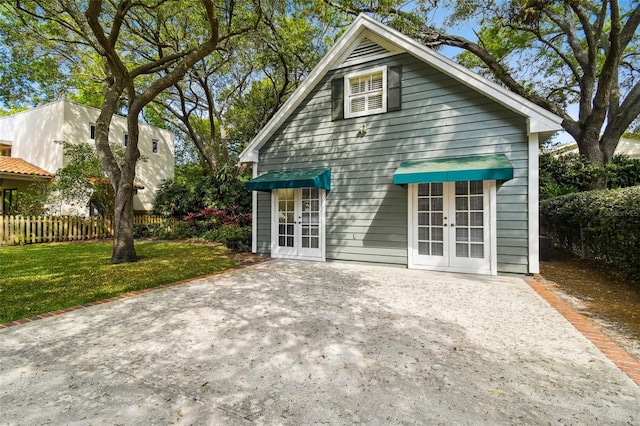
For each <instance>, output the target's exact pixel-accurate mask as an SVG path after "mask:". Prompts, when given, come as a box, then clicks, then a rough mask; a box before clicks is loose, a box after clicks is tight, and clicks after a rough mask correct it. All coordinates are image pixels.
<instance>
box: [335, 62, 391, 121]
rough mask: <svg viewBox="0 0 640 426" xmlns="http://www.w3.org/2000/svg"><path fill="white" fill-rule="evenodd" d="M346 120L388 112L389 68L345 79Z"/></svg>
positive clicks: (373, 70) (356, 74)
mask: <svg viewBox="0 0 640 426" xmlns="http://www.w3.org/2000/svg"><path fill="white" fill-rule="evenodd" d="M344 88H345V95H344V102H345V105H344V111H345V118H349V117H360V116H363V115H369V114H377V113H381V112H386V111H387V67H379V68H374V69H372V70H367V71H364V72H359V73H354V74H348V75H346V76H345V77H344Z"/></svg>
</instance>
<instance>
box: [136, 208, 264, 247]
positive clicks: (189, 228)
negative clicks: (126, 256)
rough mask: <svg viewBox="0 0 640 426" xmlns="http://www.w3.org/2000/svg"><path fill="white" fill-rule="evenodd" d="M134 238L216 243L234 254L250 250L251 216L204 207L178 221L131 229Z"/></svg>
mask: <svg viewBox="0 0 640 426" xmlns="http://www.w3.org/2000/svg"><path fill="white" fill-rule="evenodd" d="M133 234H134V238H156V239H161V240H172V239H177V240H185V239H192V238H193V239H200V240H205V241H214V242H220V243H222V244H224V245H226V246H227V247H228V248H229V249H231V250H234V251H249V250H250V249H251V214H249V213H240V212H239V208H238V207H237V206H230V207H227V208H225V209H218V208H214V207H207V208H205V209H202V210H201V211H199V212H198V213H189V214H188V215H186V216H184V217H183V218H182V220H181V221H178V222H173V221H171V220H166V221H165V222H163V223H153V224H146V225H134V227H133Z"/></svg>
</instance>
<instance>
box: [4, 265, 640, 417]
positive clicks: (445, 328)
mask: <svg viewBox="0 0 640 426" xmlns="http://www.w3.org/2000/svg"><path fill="white" fill-rule="evenodd" d="M639 400H640V390H639V389H638V387H637V386H636V385H635V384H634V383H633V382H631V380H630V379H628V378H627V377H626V376H625V375H624V374H623V373H621V372H620V371H619V370H617V369H616V368H615V367H614V366H613V364H612V363H611V362H610V361H609V360H607V359H606V358H605V357H604V356H603V355H602V353H601V352H599V351H598V350H597V349H596V348H595V347H593V345H592V344H591V343H589V342H588V341H587V340H586V339H585V338H584V337H583V336H582V335H581V334H579V333H578V332H577V331H576V330H575V329H574V328H573V327H572V326H571V325H570V324H569V323H567V322H566V321H565V320H564V319H563V318H562V317H561V316H560V315H559V314H558V313H557V312H556V311H555V310H553V309H552V308H550V307H549V306H548V305H547V304H546V303H545V302H544V301H542V299H540V298H539V297H538V296H537V295H536V294H535V293H534V292H533V291H532V290H531V289H530V288H529V287H528V286H527V285H526V284H525V283H524V282H523V281H522V280H520V279H516V278H503V277H499V278H496V277H478V276H472V275H454V274H444V273H434V272H427V271H412V270H406V269H398V268H388V267H378V266H364V265H357V264H347V263H312V262H297V261H271V262H267V263H263V264H259V265H256V266H253V267H249V268H246V269H241V270H233V271H229V272H228V273H225V274H222V275H217V276H214V277H211V278H206V279H202V280H198V281H195V282H192V283H190V284H186V285H183V286H177V287H172V288H168V289H165V290H161V291H157V292H152V293H147V294H144V295H141V296H138V297H133V298H130V299H123V300H119V301H116V302H113V303H109V304H104V305H99V306H94V307H91V308H88V309H83V310H81V311H75V312H71V313H69V314H65V315H62V316H59V317H51V318H47V319H45V320H41V321H37V322H34V323H30V324H26V325H22V326H18V327H12V328H9V329H6V330H2V331H0V412H2V413H3V418H2V422H3V423H8V424H42V423H51V424H61V423H79V424H89V423H91V424H101V423H109V424H132V423H148V424H151V423H158V424H168V423H184V424H214V423H217V424H220V423H223V424H229V423H232V424H243V423H249V422H255V423H259V424H260V423H266V424H278V423H285V424H308V423H329V424H351V423H360V422H361V423H367V424H381V423H382V424H404V423H411V424H413V423H421V424H424V423H460V424H465V423H467V424H471V423H473V424H478V423H487V424H489V423H490V424H495V423H563V424H566V423H574V424H575V423H593V422H594V421H596V422H598V423H625V422H628V423H630V424H637V423H638V422H639V421H640V413H639V409H638V401H639Z"/></svg>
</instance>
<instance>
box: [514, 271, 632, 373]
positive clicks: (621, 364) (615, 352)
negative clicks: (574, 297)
mask: <svg viewBox="0 0 640 426" xmlns="http://www.w3.org/2000/svg"><path fill="white" fill-rule="evenodd" d="M525 282H526V283H527V284H529V286H530V287H531V288H532V289H533V290H534V291H535V292H536V293H538V294H539V295H540V296H541V297H542V298H543V299H544V300H546V301H547V302H548V303H549V304H550V305H551V306H552V307H553V308H554V309H555V310H557V311H558V312H559V313H560V314H561V315H562V316H563V317H565V318H566V319H567V321H569V322H570V323H571V324H572V325H573V326H574V327H575V328H576V329H577V330H578V331H579V332H580V333H582V334H583V335H584V336H585V337H586V338H587V339H589V340H590V341H591V343H593V344H594V345H595V346H596V347H597V348H598V349H599V350H600V351H601V352H602V353H603V354H605V355H606V357H607V358H609V359H610V360H611V362H613V363H614V364H615V365H616V367H618V368H619V369H620V370H622V372H623V373H625V374H626V375H627V376H629V378H630V379H631V380H633V381H634V382H635V383H636V384H637V385H638V386H640V362H639V361H638V360H636V359H635V358H634V357H633V356H632V355H631V354H629V353H628V352H627V351H625V350H624V349H623V348H621V347H620V346H618V344H616V343H615V342H614V341H613V340H611V339H609V338H608V337H607V336H605V335H604V334H603V333H602V332H601V331H600V330H598V329H597V328H596V327H595V326H594V325H593V324H592V323H591V321H589V319H587V317H585V316H584V315H582V314H580V313H578V312H576V311H575V310H574V309H572V308H570V307H569V306H568V305H567V304H566V303H564V302H563V301H562V300H561V299H560V298H559V297H558V296H556V295H555V294H553V293H552V292H551V291H550V290H549V289H547V288H546V287H545V286H544V285H542V284H541V283H539V282H538V281H536V280H533V279H525Z"/></svg>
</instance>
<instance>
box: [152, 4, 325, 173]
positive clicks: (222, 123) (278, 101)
mask: <svg viewBox="0 0 640 426" xmlns="http://www.w3.org/2000/svg"><path fill="white" fill-rule="evenodd" d="M261 5H262V8H263V19H262V20H261V21H259V22H257V21H256V27H255V28H254V30H253V31H251V32H249V33H246V34H243V35H242V36H239V37H235V38H233V39H227V40H225V42H224V43H221V44H220V45H219V48H218V49H217V50H216V52H214V53H213V54H212V55H209V56H207V57H206V58H204V59H203V60H202V61H200V62H199V63H198V64H196V65H195V66H194V67H193V68H192V69H191V70H190V71H189V72H188V73H187V75H186V76H185V79H184V80H183V81H180V82H178V83H177V84H175V85H174V87H172V88H171V89H170V90H168V91H167V92H165V94H164V95H163V96H161V97H158V98H157V99H156V103H157V104H158V105H159V107H160V109H159V111H158V113H156V114H155V115H156V116H158V117H164V118H165V119H166V120H167V121H168V122H170V123H171V124H172V125H173V127H174V128H175V129H176V130H177V131H178V132H179V133H181V134H184V135H185V141H186V142H187V143H192V144H193V146H194V148H195V149H196V152H197V155H198V157H199V159H200V161H201V163H202V165H203V166H204V168H205V170H206V171H207V172H208V174H210V175H211V176H212V177H215V175H216V173H219V171H220V170H219V169H220V168H225V167H226V166H228V165H230V164H232V163H235V161H236V158H235V156H234V151H237V150H238V148H239V146H240V145H241V144H242V142H243V141H241V140H239V139H238V138H237V136H238V133H237V132H235V131H234V128H236V127H237V126H238V125H243V124H244V123H239V122H237V121H236V119H241V118H240V117H239V114H237V113H236V114H234V113H230V111H231V110H234V109H236V108H237V106H238V105H239V102H241V100H242V99H244V98H245V97H246V96H248V94H249V92H250V91H252V90H253V89H252V88H253V87H255V86H256V85H258V86H260V87H262V88H263V89H264V90H263V91H262V93H263V95H264V96H263V98H262V103H263V104H264V105H259V106H258V105H255V106H254V105H250V106H251V107H255V108H254V111H255V112H256V113H257V114H258V115H260V122H266V121H268V120H269V119H270V118H271V117H272V116H273V114H275V112H276V111H277V109H278V108H279V107H280V106H281V105H282V103H284V101H285V100H286V99H287V97H288V96H289V94H290V93H291V92H293V90H295V88H296V87H297V86H298V85H299V83H300V82H301V81H302V79H304V77H305V76H306V75H307V74H308V73H309V72H310V70H311V68H312V67H313V66H314V65H315V64H316V63H317V62H318V60H319V59H320V57H321V56H322V54H323V52H324V50H325V48H324V44H323V43H322V36H323V35H324V31H323V29H322V28H320V27H318V26H317V25H314V23H312V22H311V21H310V20H309V19H307V17H306V16H305V15H304V12H303V10H301V9H300V8H299V7H298V6H297V5H296V2H279V1H271V2H270V1H263V2H262V4H261ZM263 106H264V107H263ZM166 117H169V118H166Z"/></svg>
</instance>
